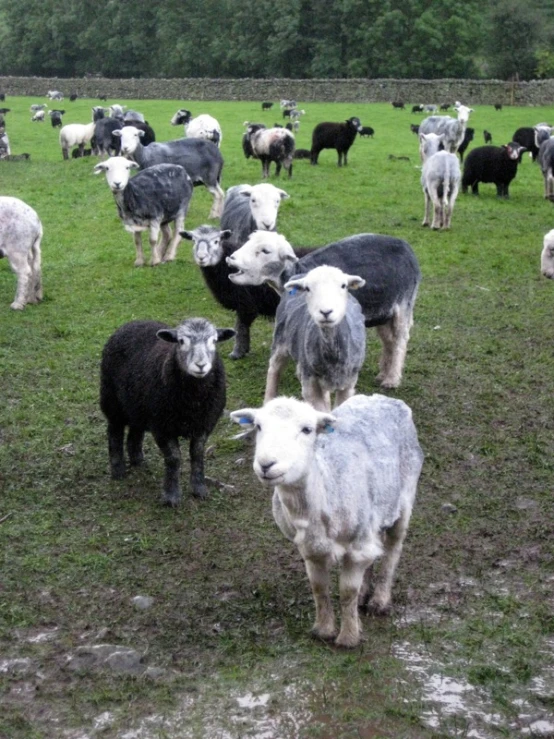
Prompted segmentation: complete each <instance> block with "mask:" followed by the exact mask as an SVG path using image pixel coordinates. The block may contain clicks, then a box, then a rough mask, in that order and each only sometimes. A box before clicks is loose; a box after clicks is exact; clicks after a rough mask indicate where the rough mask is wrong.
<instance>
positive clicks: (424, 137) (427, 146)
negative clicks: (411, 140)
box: [419, 133, 444, 162]
mask: <svg viewBox="0 0 554 739" xmlns="http://www.w3.org/2000/svg"><path fill="white" fill-rule="evenodd" d="M443 141H444V134H443V133H441V134H437V133H420V134H419V154H420V156H421V161H422V162H424V161H425V160H426V159H429V157H431V156H433V154H436V153H437V151H439V149H440V148H441V144H442V142H443Z"/></svg>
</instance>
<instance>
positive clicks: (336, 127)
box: [311, 116, 362, 167]
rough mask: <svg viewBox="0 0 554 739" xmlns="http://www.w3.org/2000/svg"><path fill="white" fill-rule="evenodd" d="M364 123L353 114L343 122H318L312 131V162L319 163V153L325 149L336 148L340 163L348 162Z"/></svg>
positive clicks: (340, 165)
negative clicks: (349, 152) (351, 148)
mask: <svg viewBox="0 0 554 739" xmlns="http://www.w3.org/2000/svg"><path fill="white" fill-rule="evenodd" d="M361 129H362V124H361V123H360V119H359V118H356V117H355V116H353V117H352V118H348V120H346V121H344V122H343V123H327V122H325V123H318V124H317V126H316V127H315V128H314V130H313V131H312V150H311V151H312V156H311V162H312V164H317V163H318V159H319V153H320V152H321V151H322V150H323V149H336V151H337V154H338V158H339V159H338V165H339V167H342V166H343V164H344V166H346V165H347V164H348V151H349V149H350V147H351V146H352V144H353V143H354V141H355V139H356V134H357V133H360V131H361Z"/></svg>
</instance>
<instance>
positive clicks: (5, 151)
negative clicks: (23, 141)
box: [0, 127, 12, 159]
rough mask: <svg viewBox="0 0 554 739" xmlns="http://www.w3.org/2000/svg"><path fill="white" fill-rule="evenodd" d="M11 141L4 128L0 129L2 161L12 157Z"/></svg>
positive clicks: (0, 156) (0, 157)
mask: <svg viewBox="0 0 554 739" xmlns="http://www.w3.org/2000/svg"><path fill="white" fill-rule="evenodd" d="M11 153H12V150H11V147H10V139H9V138H8V134H7V133H6V131H5V129H4V128H3V127H1V128H0V159H7V158H8V157H10V156H11Z"/></svg>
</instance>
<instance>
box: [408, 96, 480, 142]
mask: <svg viewBox="0 0 554 739" xmlns="http://www.w3.org/2000/svg"><path fill="white" fill-rule="evenodd" d="M454 107H455V108H456V112H457V114H458V119H457V120H456V118H452V117H451V116H448V115H432V116H430V117H429V118H425V119H424V120H423V121H422V122H421V124H420V126H419V132H420V133H444V134H445V138H444V148H445V149H446V151H449V152H451V153H452V154H455V153H456V151H457V150H458V147H459V146H460V144H461V143H462V141H463V139H464V134H465V129H466V126H467V122H468V120H469V115H470V113H473V108H468V107H466V106H465V105H461V104H460V103H456V105H455V106H454Z"/></svg>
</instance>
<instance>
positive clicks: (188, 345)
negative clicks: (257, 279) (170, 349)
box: [157, 318, 235, 378]
mask: <svg viewBox="0 0 554 739" xmlns="http://www.w3.org/2000/svg"><path fill="white" fill-rule="evenodd" d="M234 334H235V332H234V331H233V329H217V328H215V326H213V325H212V324H211V323H210V322H209V321H206V320H205V319H204V318H191V319H189V320H187V321H183V323H181V325H180V326H177V328H175V329H161V330H160V331H158V333H157V336H158V338H159V339H161V340H162V341H168V342H170V343H175V344H177V351H176V357H177V361H178V363H179V366H180V367H181V369H182V371H183V372H185V373H186V374H187V375H191V376H192V377H197V378H202V377H206V375H207V374H208V373H209V372H210V371H211V369H212V367H213V364H214V360H215V356H216V345H217V343H218V341H225V340H226V339H230V338H231V337H232V336H234Z"/></svg>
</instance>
